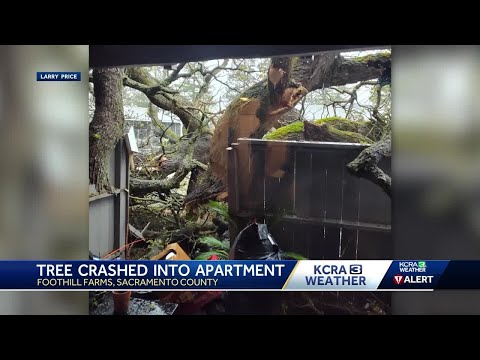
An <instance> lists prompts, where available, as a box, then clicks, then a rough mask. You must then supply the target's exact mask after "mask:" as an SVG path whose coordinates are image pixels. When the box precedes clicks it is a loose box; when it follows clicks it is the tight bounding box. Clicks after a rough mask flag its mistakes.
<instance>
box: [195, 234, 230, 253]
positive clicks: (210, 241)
mask: <svg viewBox="0 0 480 360" xmlns="http://www.w3.org/2000/svg"><path fill="white" fill-rule="evenodd" d="M198 241H199V242H200V243H201V244H204V245H207V246H208V247H209V248H212V249H223V250H226V251H229V250H230V248H229V246H228V245H225V244H224V243H222V242H221V241H220V240H218V239H215V238H214V237H212V236H204V237H202V238H200V239H198Z"/></svg>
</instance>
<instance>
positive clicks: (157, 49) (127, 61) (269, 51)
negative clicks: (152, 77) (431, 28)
mask: <svg viewBox="0 0 480 360" xmlns="http://www.w3.org/2000/svg"><path fill="white" fill-rule="evenodd" d="M385 47H386V45H90V67H109V66H134V65H136V66H138V65H168V64H176V63H179V62H189V61H203V60H212V59H224V58H261V57H271V56H280V55H308V54H311V53H319V52H324V51H339V50H340V51H345V50H356V49H368V48H385Z"/></svg>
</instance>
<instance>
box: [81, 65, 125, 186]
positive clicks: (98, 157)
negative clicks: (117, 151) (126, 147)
mask: <svg viewBox="0 0 480 360" xmlns="http://www.w3.org/2000/svg"><path fill="white" fill-rule="evenodd" d="M122 78H123V71H122V70H121V69H95V70H93V84H94V92H95V113H94V115H93V119H92V122H91V123H90V129H89V130H90V131H89V132H90V144H89V177H90V183H91V184H94V185H95V188H96V190H97V191H98V192H100V191H102V190H110V188H111V186H110V182H109V179H108V171H107V164H108V160H109V155H110V153H111V151H112V150H113V149H114V148H115V146H116V144H117V142H118V141H119V140H120V138H121V137H122V135H123V124H124V117H123V98H122V88H123V86H122Z"/></svg>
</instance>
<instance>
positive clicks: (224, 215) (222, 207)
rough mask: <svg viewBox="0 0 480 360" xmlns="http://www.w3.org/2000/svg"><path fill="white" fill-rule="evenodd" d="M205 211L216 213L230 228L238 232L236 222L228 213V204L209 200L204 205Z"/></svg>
mask: <svg viewBox="0 0 480 360" xmlns="http://www.w3.org/2000/svg"><path fill="white" fill-rule="evenodd" d="M206 209H207V210H208V211H211V212H214V213H216V214H217V215H218V216H219V217H220V218H221V219H222V220H223V221H225V222H228V223H229V224H230V225H231V226H233V227H234V228H235V229H237V230H238V226H237V224H236V222H235V221H234V220H233V219H232V218H231V217H230V214H229V213H228V204H227V203H226V202H222V201H213V200H210V201H209V202H208V203H207V205H206Z"/></svg>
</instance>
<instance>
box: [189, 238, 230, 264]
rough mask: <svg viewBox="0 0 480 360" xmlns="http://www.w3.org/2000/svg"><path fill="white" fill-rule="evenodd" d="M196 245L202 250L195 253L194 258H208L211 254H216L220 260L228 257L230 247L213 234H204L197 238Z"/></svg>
mask: <svg viewBox="0 0 480 360" xmlns="http://www.w3.org/2000/svg"><path fill="white" fill-rule="evenodd" d="M197 246H199V247H200V248H201V249H202V250H201V251H200V252H199V253H197V255H196V256H195V260H208V258H209V257H210V256H212V255H217V256H218V257H219V258H220V259H222V260H227V259H228V252H229V251H230V248H229V246H228V245H226V244H224V243H223V242H221V241H220V240H218V239H216V238H214V237H213V236H204V237H201V238H199V239H198V240H197Z"/></svg>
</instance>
